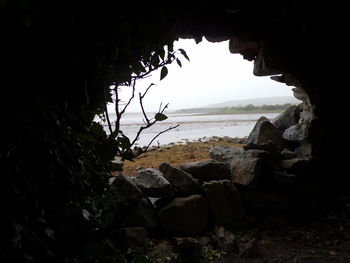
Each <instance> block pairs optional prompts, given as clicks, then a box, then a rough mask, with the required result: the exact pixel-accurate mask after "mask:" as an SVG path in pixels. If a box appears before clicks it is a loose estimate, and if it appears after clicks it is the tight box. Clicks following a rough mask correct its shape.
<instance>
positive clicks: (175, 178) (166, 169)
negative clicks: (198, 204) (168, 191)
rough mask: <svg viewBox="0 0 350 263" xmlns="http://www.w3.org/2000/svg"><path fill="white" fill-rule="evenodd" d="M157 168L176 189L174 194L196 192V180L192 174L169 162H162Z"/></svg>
mask: <svg viewBox="0 0 350 263" xmlns="http://www.w3.org/2000/svg"><path fill="white" fill-rule="evenodd" d="M159 170H160V171H161V172H162V173H163V176H164V177H165V179H167V180H168V181H169V182H170V183H171V184H172V185H173V186H174V187H175V189H176V190H177V191H176V195H179V196H186V195H191V194H195V193H198V190H199V186H198V181H197V180H196V179H194V178H193V176H192V175H191V174H189V173H187V172H185V171H183V170H181V169H179V168H176V167H174V166H172V165H170V164H169V163H162V164H161V165H160V166H159Z"/></svg>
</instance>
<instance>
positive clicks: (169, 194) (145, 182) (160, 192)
mask: <svg viewBox="0 0 350 263" xmlns="http://www.w3.org/2000/svg"><path fill="white" fill-rule="evenodd" d="M130 179H131V180H132V181H133V183H134V184H135V185H136V186H137V187H138V188H140V189H141V190H142V192H143V193H144V195H146V196H149V197H159V198H166V199H172V198H174V188H173V187H172V185H171V184H170V182H169V181H168V180H166V179H165V178H164V176H163V174H162V173H161V172H159V171H158V170H156V169H153V168H147V169H142V170H139V171H137V173H136V176H135V177H131V178H130Z"/></svg>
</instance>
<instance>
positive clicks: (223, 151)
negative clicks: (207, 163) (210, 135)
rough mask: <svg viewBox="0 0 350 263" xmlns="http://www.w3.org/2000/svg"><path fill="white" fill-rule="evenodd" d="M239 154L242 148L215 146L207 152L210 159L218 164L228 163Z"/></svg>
mask: <svg viewBox="0 0 350 263" xmlns="http://www.w3.org/2000/svg"><path fill="white" fill-rule="evenodd" d="M241 154H242V148H232V147H225V146H215V147H213V148H212V149H211V150H210V151H209V156H210V158H211V159H214V160H217V161H220V162H229V161H231V160H232V159H233V158H236V157H237V156H240V155H241Z"/></svg>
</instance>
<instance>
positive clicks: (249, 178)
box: [230, 157, 262, 188]
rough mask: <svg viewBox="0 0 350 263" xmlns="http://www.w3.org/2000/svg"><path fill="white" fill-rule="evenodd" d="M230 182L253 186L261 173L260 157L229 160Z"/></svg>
mask: <svg viewBox="0 0 350 263" xmlns="http://www.w3.org/2000/svg"><path fill="white" fill-rule="evenodd" d="M230 168H231V174H232V182H234V183H237V184H241V185H244V186H249V187H252V188H255V187H256V186H257V184H258V180H259V177H260V175H261V173H262V160H261V158H258V157H255V158H237V159H233V160H232V161H231V162H230Z"/></svg>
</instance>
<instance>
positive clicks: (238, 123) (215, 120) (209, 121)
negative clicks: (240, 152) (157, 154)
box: [105, 113, 279, 147]
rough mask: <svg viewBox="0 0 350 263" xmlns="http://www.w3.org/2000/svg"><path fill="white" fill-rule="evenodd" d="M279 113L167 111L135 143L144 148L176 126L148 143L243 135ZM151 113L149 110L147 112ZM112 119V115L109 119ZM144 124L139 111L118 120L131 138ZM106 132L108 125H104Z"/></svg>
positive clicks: (160, 143)
mask: <svg viewBox="0 0 350 263" xmlns="http://www.w3.org/2000/svg"><path fill="white" fill-rule="evenodd" d="M278 114H279V113H260V114H259V113H254V114H229V115H224V114H218V115H213V114H210V115H205V114H195V113H187V114H177V113H166V115H167V117H168V118H167V119H166V120H164V121H159V122H157V123H155V125H153V126H151V127H150V128H148V129H145V130H144V131H143V132H142V133H141V135H140V138H139V140H137V142H136V144H135V146H139V147H143V146H146V145H148V144H149V143H150V141H151V140H152V139H153V138H154V137H155V136H156V135H157V134H158V133H159V132H162V131H164V130H166V129H168V128H169V127H175V126H177V125H179V126H178V127H176V128H175V129H172V130H169V131H167V132H165V133H163V134H161V135H160V136H159V137H157V138H156V139H155V140H154V141H153V143H152V144H151V146H157V145H158V144H159V145H161V146H162V145H163V146H164V145H168V144H169V143H175V144H184V143H186V142H195V141H198V139H200V138H203V137H206V138H211V137H214V136H216V137H225V136H227V137H231V138H245V137H247V136H248V135H249V134H250V132H251V131H252V129H253V127H254V125H255V123H256V121H257V120H258V119H259V118H260V117H261V116H265V117H266V118H268V119H270V120H272V119H274V118H275V117H276V116H277V115H278ZM149 116H152V113H151V114H149ZM111 119H112V120H113V116H112V118H111ZM142 125H143V118H142V115H141V114H137V113H132V114H126V115H125V116H123V118H122V119H121V127H120V128H121V130H122V131H123V133H124V134H125V135H126V136H128V137H129V138H130V140H133V139H134V138H135V136H136V134H137V132H138V130H139V128H140V126H142ZM105 129H106V131H107V127H106V126H105Z"/></svg>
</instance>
